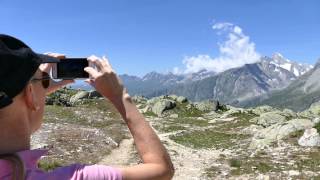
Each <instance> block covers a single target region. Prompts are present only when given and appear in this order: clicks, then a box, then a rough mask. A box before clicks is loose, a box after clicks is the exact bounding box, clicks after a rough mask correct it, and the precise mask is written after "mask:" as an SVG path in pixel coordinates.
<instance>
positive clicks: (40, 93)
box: [31, 70, 49, 133]
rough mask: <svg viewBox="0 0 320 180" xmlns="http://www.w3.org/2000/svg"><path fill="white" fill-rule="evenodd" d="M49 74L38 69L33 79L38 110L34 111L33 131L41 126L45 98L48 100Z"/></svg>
mask: <svg viewBox="0 0 320 180" xmlns="http://www.w3.org/2000/svg"><path fill="white" fill-rule="evenodd" d="M47 78H49V77H48V75H47V74H45V73H43V72H42V71H40V70H38V71H37V72H36V73H35V75H34V78H33V79H34V80H32V84H33V87H34V88H33V90H34V94H33V96H34V103H35V106H36V110H35V111H34V112H33V113H32V116H33V117H32V124H31V127H32V133H33V132H35V131H36V130H38V129H39V128H40V127H41V124H42V119H43V113H44V107H45V100H46V92H47V90H46V88H47V87H46V83H47V82H44V81H46V80H47Z"/></svg>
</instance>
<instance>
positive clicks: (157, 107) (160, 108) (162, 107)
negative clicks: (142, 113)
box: [151, 99, 176, 116]
mask: <svg viewBox="0 0 320 180" xmlns="http://www.w3.org/2000/svg"><path fill="white" fill-rule="evenodd" d="M174 107H176V103H175V101H172V100H166V99H162V100H160V101H158V102H156V103H155V104H154V105H153V106H152V108H151V110H152V112H153V113H155V114H157V115H158V116H162V113H163V112H164V111H166V110H170V109H173V108H174Z"/></svg>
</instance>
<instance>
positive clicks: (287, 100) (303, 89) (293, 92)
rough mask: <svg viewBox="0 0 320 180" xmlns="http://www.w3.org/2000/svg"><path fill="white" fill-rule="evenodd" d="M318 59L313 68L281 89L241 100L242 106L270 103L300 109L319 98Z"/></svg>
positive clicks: (319, 63)
mask: <svg viewBox="0 0 320 180" xmlns="http://www.w3.org/2000/svg"><path fill="white" fill-rule="evenodd" d="M319 77H320V59H319V60H318V63H317V64H316V65H315V66H314V68H313V69H311V70H310V71H308V72H307V73H305V74H304V75H302V76H300V77H299V78H298V79H297V80H295V81H293V82H292V83H291V84H290V85H289V86H288V87H287V88H285V89H283V90H281V91H273V92H270V93H268V94H265V95H263V96H259V97H257V98H254V99H251V100H249V101H246V102H243V103H242V105H244V106H257V105H263V104H267V105H272V106H275V107H280V108H290V109H293V110H296V111H301V110H304V109H306V108H308V107H309V106H310V105H311V104H312V103H314V102H317V101H319V100H320V78H319Z"/></svg>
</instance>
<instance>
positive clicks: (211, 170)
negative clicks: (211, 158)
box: [204, 166, 220, 179]
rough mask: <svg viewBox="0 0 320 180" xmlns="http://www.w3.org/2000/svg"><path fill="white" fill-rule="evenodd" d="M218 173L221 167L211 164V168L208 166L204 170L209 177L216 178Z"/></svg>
mask: <svg viewBox="0 0 320 180" xmlns="http://www.w3.org/2000/svg"><path fill="white" fill-rule="evenodd" d="M218 174H220V169H219V168H218V167H216V166H211V167H209V168H206V169H205V171H204V175H205V176H207V177H208V178H210V179H211V178H214V177H215V176H217V175H218Z"/></svg>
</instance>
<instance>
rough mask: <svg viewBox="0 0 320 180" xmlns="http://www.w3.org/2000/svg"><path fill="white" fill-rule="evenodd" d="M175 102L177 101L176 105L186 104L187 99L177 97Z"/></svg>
mask: <svg viewBox="0 0 320 180" xmlns="http://www.w3.org/2000/svg"><path fill="white" fill-rule="evenodd" d="M176 101H177V102H178V103H186V102H188V99H187V98H186V97H183V96H179V97H178V98H177V99H176Z"/></svg>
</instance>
